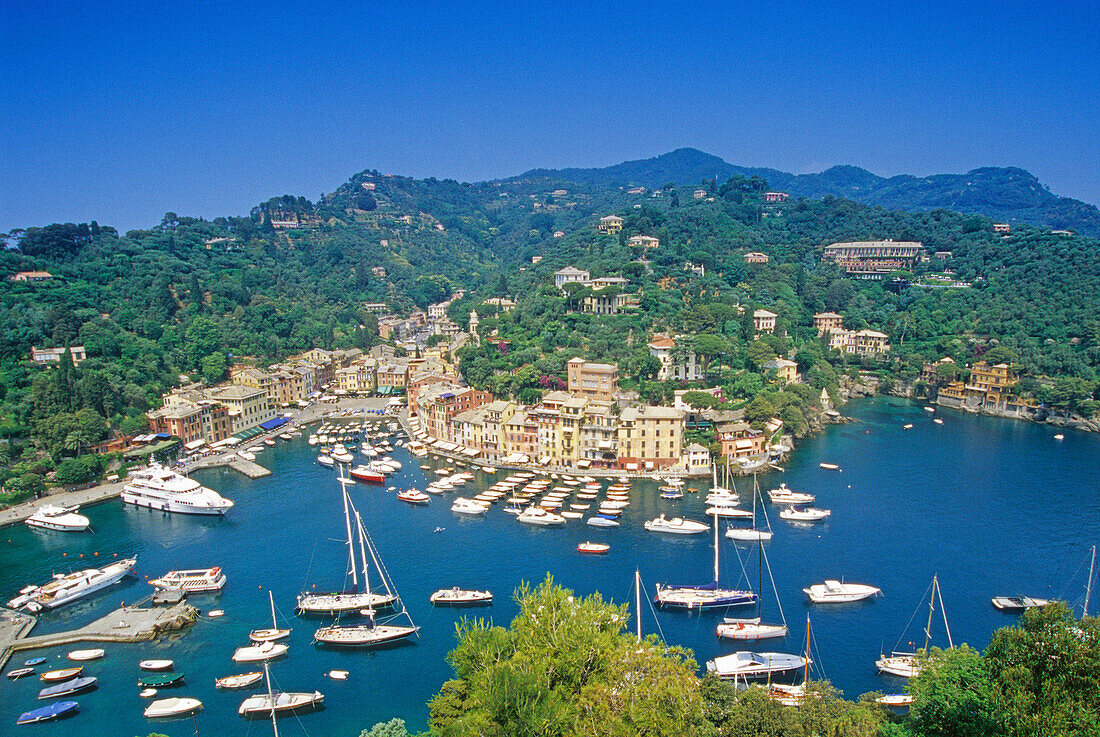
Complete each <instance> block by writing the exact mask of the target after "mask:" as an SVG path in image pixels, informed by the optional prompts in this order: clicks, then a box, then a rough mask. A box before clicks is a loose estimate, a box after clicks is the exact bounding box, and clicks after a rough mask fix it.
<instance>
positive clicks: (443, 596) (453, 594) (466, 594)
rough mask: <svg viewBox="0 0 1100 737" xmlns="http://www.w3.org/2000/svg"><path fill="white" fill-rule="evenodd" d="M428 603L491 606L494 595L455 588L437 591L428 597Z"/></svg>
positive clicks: (488, 592) (487, 592)
mask: <svg viewBox="0 0 1100 737" xmlns="http://www.w3.org/2000/svg"><path fill="white" fill-rule="evenodd" d="M428 601H430V602H431V603H432V604H435V605H436V606H471V605H475V604H491V603H493V594H492V592H490V591H470V590H467V589H460V588H459V587H457V586H455V587H454V588H450V589H440V590H439V591H436V592H435V593H434V594H432V595H431V596H429V597H428Z"/></svg>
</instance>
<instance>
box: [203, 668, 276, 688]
mask: <svg viewBox="0 0 1100 737" xmlns="http://www.w3.org/2000/svg"><path fill="white" fill-rule="evenodd" d="M263 678H264V674H263V673H261V672H260V671H253V672H251V673H239V674H237V675H234V676H223V677H222V678H215V679H214V687H215V688H224V689H227V690H235V689H240V688H248V687H249V686H251V685H253V684H256V683H259V682H260V681H262V680H263Z"/></svg>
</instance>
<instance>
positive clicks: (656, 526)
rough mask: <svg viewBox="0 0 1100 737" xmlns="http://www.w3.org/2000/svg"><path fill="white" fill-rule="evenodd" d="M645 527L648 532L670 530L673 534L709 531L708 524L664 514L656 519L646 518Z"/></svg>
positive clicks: (692, 533)
mask: <svg viewBox="0 0 1100 737" xmlns="http://www.w3.org/2000/svg"><path fill="white" fill-rule="evenodd" d="M644 526H645V528H646V529H647V530H649V531H650V532H670V533H672V534H674V535H698V534H699V533H702V532H709V531H710V526H708V525H704V524H703V523H702V522H695V521H693V520H689V519H683V518H681V517H671V518H670V517H665V516H664V514H662V515H661V516H659V517H657V518H656V519H651V520H648V521H647V522H646V523H645V525H644Z"/></svg>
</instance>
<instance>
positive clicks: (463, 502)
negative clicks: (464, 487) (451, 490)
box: [451, 496, 489, 514]
mask: <svg viewBox="0 0 1100 737" xmlns="http://www.w3.org/2000/svg"><path fill="white" fill-rule="evenodd" d="M451 511H452V512H457V513H458V514H485V513H486V512H487V511H489V505H488V504H482V503H481V502H479V501H475V500H474V499H467V498H466V497H464V496H456V497H455V498H454V501H453V502H451Z"/></svg>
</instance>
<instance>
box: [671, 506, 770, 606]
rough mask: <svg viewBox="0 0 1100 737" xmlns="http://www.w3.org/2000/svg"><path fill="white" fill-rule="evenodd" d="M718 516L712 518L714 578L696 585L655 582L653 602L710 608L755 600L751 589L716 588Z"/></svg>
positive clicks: (749, 602) (717, 571) (717, 578)
mask: <svg viewBox="0 0 1100 737" xmlns="http://www.w3.org/2000/svg"><path fill="white" fill-rule="evenodd" d="M718 581H719V568H718V518H717V517H715V519H714V580H713V581H711V582H710V583H706V584H701V585H697V586H690V585H689V586H671V585H668V584H665V585H663V586H662V585H661V584H657V595H656V596H655V597H654V598H653V602H654V603H655V604H656V605H657V606H659V607H662V608H665V607H668V608H673V609H711V608H714V607H727V606H740V605H743V604H752V603H753V602H754V601H756V594H755V593H753V592H752V591H741V590H738V589H721V588H718Z"/></svg>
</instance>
